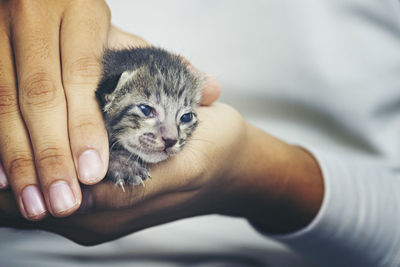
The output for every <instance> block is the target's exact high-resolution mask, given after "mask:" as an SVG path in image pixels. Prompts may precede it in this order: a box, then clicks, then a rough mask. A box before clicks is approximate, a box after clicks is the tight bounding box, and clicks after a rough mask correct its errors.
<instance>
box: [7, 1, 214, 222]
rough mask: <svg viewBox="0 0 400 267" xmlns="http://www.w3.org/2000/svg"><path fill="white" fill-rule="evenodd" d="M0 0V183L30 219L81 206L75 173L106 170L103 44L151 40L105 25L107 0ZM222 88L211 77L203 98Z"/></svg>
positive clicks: (94, 178)
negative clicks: (99, 90)
mask: <svg viewBox="0 0 400 267" xmlns="http://www.w3.org/2000/svg"><path fill="white" fill-rule="evenodd" d="M0 6H1V9H0V37H4V38H1V39H0V40H1V41H0V55H1V57H0V58H1V59H0V156H1V160H2V163H3V165H4V168H2V166H1V164H0V188H5V187H7V185H8V183H9V184H10V185H11V187H12V189H13V191H14V193H15V197H16V200H17V203H18V206H19V208H20V210H21V213H22V214H23V215H24V217H25V218H27V219H30V220H40V219H43V218H44V217H45V216H46V213H47V210H49V211H50V213H51V214H52V215H54V216H57V217H62V216H67V215H69V214H71V213H72V212H74V211H75V210H76V209H77V208H78V207H79V206H80V202H81V191H80V188H79V182H78V180H79V181H80V182H82V183H84V184H94V183H96V182H98V181H100V180H101V179H102V178H103V177H104V175H105V172H106V170H107V165H108V142H107V135H106V132H105V129H104V125H103V121H102V116H101V112H100V110H99V108H98V105H97V102H96V100H95V97H94V91H95V89H96V86H97V82H98V78H99V75H100V74H101V66H100V59H101V55H102V52H103V49H104V47H106V46H107V43H108V45H109V46H110V47H112V48H120V47H125V46H127V45H129V46H145V45H148V44H147V43H146V42H145V41H144V40H143V39H141V38H140V37H137V36H134V35H131V34H127V33H124V32H122V31H120V30H118V29H116V28H111V29H110V32H108V30H109V20H110V15H109V10H108V7H107V6H106V4H105V3H104V2H103V1H36V2H35V3H33V2H32V3H31V2H29V1H16V0H15V1H2V2H1V3H0ZM88 10H89V11H88ZM88 12H89V13H88ZM108 35H109V38H108V41H107V37H108ZM86 44H90V45H86ZM13 55H14V56H15V58H13ZM60 57H61V62H60ZM17 84H18V85H19V86H18V89H17ZM219 92H220V91H219V85H218V83H217V82H216V80H215V79H213V78H211V77H208V78H207V83H206V86H205V88H204V93H203V99H202V104H203V105H208V104H211V103H212V102H214V101H215V99H217V98H218V96H219ZM96 155H97V156H99V157H100V158H99V159H97V160H96ZM5 174H7V177H6V175H5ZM54 184H55V186H52V185H54ZM42 193H43V195H42ZM43 196H44V198H43Z"/></svg>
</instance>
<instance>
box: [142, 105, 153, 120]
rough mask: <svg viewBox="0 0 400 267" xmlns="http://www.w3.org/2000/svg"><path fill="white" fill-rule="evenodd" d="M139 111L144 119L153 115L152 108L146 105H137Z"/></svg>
mask: <svg viewBox="0 0 400 267" xmlns="http://www.w3.org/2000/svg"><path fill="white" fill-rule="evenodd" d="M139 109H140V111H142V113H143V114H144V115H145V116H146V117H149V116H151V115H153V108H152V107H150V106H148V105H143V104H141V105H139Z"/></svg>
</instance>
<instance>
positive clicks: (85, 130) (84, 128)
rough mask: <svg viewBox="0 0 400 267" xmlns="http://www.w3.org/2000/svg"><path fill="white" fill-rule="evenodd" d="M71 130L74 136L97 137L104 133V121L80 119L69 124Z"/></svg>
mask: <svg viewBox="0 0 400 267" xmlns="http://www.w3.org/2000/svg"><path fill="white" fill-rule="evenodd" d="M71 130H72V133H73V134H74V136H77V137H78V138H82V137H84V136H92V137H97V136H99V134H102V133H105V127H104V123H103V121H102V120H101V119H98V118H94V117H93V118H91V119H83V120H82V119H81V120H79V121H78V122H76V123H73V124H71Z"/></svg>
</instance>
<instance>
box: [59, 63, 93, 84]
mask: <svg viewBox="0 0 400 267" xmlns="http://www.w3.org/2000/svg"><path fill="white" fill-rule="evenodd" d="M67 69H68V76H67V81H66V83H67V84H71V85H74V84H84V83H93V80H95V81H96V82H97V80H98V79H99V78H100V74H101V66H100V61H99V60H98V59H97V58H95V57H81V58H78V59H76V60H73V61H72V62H71V63H70V64H68V65H67Z"/></svg>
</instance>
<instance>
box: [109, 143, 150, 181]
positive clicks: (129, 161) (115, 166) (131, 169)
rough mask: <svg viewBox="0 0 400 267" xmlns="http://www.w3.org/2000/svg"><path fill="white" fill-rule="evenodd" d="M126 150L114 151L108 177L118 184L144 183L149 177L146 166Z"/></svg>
mask: <svg viewBox="0 0 400 267" xmlns="http://www.w3.org/2000/svg"><path fill="white" fill-rule="evenodd" d="M133 158H134V157H132V156H131V155H130V154H129V153H128V152H126V151H114V152H112V153H111V155H110V163H109V167H108V172H107V178H108V179H109V180H111V181H112V182H113V183H115V184H116V185H120V186H124V185H125V184H129V185H139V184H141V185H144V181H145V180H146V179H147V178H148V177H149V172H148V170H147V167H146V166H143V165H142V164H141V163H140V162H138V161H137V160H135V159H133Z"/></svg>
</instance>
